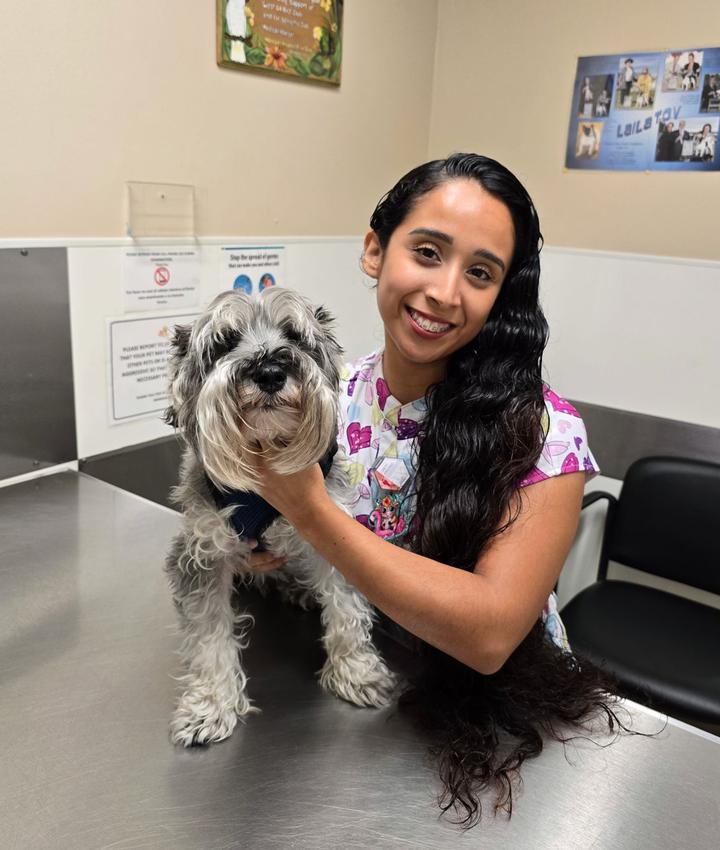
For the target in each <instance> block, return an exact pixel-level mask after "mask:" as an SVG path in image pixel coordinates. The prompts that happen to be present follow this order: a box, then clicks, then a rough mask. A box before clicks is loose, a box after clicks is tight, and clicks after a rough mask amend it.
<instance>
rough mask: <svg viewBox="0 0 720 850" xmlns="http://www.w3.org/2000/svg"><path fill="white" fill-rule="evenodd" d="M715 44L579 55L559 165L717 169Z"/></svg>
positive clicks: (719, 66)
mask: <svg viewBox="0 0 720 850" xmlns="http://www.w3.org/2000/svg"><path fill="white" fill-rule="evenodd" d="M719 123H720V48H719V47H712V48H707V47H706V48H691V49H687V50H673V51H670V52H663V53H623V54H615V55H612V56H584V57H581V58H580V59H578V65H577V74H576V76H575V86H574V88H573V103H572V110H571V113H570V126H569V129H568V138H567V148H566V154H565V165H566V166H567V167H568V168H583V169H598V170H605V171H608V170H609V171H650V170H652V171H717V170H720V158H719V155H718V153H719V152H718V124H719Z"/></svg>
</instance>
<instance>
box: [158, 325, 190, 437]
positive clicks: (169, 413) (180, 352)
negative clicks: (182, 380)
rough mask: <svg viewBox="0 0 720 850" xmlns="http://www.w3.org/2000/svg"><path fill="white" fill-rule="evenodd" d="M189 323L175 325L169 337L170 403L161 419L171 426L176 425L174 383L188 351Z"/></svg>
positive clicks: (174, 426) (175, 426)
mask: <svg viewBox="0 0 720 850" xmlns="http://www.w3.org/2000/svg"><path fill="white" fill-rule="evenodd" d="M190 332H191V327H190V325H175V327H174V328H173V333H172V337H171V338H170V352H171V354H170V362H169V364H168V378H169V381H170V398H171V400H172V403H171V404H170V406H169V407H168V408H167V410H166V411H165V413H164V414H163V421H164V422H167V424H168V425H172V427H173V428H177V426H178V412H177V404H178V401H177V391H176V386H175V385H176V383H177V377H178V372H179V371H180V364H181V363H182V361H183V360H184V358H185V355H186V354H187V353H188V349H189V347H190Z"/></svg>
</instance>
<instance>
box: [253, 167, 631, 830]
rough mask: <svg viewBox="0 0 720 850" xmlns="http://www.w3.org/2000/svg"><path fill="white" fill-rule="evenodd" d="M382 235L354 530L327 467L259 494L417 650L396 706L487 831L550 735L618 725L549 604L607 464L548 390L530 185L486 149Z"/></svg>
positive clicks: (380, 228) (359, 403)
mask: <svg viewBox="0 0 720 850" xmlns="http://www.w3.org/2000/svg"><path fill="white" fill-rule="evenodd" d="M370 227H371V229H370V231H369V232H368V234H367V236H366V237H365V252H364V255H363V267H364V270H365V271H366V272H367V274H368V275H370V276H371V277H372V278H374V279H375V280H376V281H377V287H376V292H377V301H378V308H379V311H380V315H381V317H382V320H383V323H384V326H385V345H384V349H383V350H380V351H376V352H373V353H371V354H370V355H368V356H366V357H364V358H361V359H360V360H358V361H356V362H354V363H351V364H348V365H347V366H346V368H345V371H344V373H343V375H342V376H341V378H342V380H341V387H340V423H339V429H338V430H339V435H338V442H339V443H340V445H341V447H342V448H343V449H344V450H345V452H346V453H347V455H348V458H349V475H350V479H351V481H352V484H353V486H354V488H355V492H354V500H353V501H354V504H353V507H352V515H353V518H350V517H348V516H347V515H346V514H345V513H344V512H343V511H342V510H341V509H339V508H338V507H337V506H336V505H334V504H332V502H331V501H330V500H329V498H328V496H327V493H326V492H325V488H324V484H323V478H322V475H321V473H320V471H319V469H317V468H313V469H311V470H309V471H304V472H301V473H298V474H297V475H293V476H280V475H276V474H274V473H273V472H272V471H271V470H269V469H266V470H264V471H263V475H262V480H263V490H262V495H263V496H264V498H266V499H267V501H269V502H270V503H272V504H273V505H274V506H275V507H276V508H277V509H278V510H279V511H280V513H281V514H283V515H284V516H285V517H286V518H287V519H289V520H290V522H291V523H292V524H293V525H294V526H295V528H296V529H297V530H298V531H299V532H300V534H301V535H303V536H304V537H305V538H306V539H307V540H308V541H309V542H310V543H311V544H312V545H313V546H314V547H315V549H317V550H318V551H319V552H320V553H321V554H322V555H323V557H325V558H326V559H327V560H328V561H329V562H330V563H332V564H334V566H335V567H336V568H337V569H338V570H339V571H340V572H341V573H343V575H344V576H345V577H346V578H347V579H348V580H349V581H350V582H351V583H352V584H353V585H354V586H356V587H357V588H358V590H360V591H361V592H362V593H363V594H364V595H365V596H366V597H367V598H368V599H369V600H370V601H371V602H372V603H373V604H374V605H375V606H376V607H377V608H378V609H379V610H380V612H382V613H383V614H384V615H385V616H386V617H387V618H388V619H389V620H391V621H393V622H394V624H396V625H397V626H399V627H400V628H401V630H404V633H405V634H406V635H407V633H408V632H409V633H410V640H409V642H410V643H411V644H412V643H415V644H416V645H418V646H419V648H420V665H419V667H420V673H419V675H418V677H417V678H416V680H415V681H414V682H413V683H412V686H411V687H410V689H409V690H407V691H406V692H405V694H404V695H403V696H402V697H401V702H400V704H401V706H402V707H403V708H404V709H406V710H407V711H409V712H411V713H412V714H413V715H414V716H415V718H416V719H417V720H418V721H419V722H421V723H422V724H423V726H424V727H425V728H426V729H427V730H429V732H430V735H431V738H432V742H433V751H434V752H435V753H436V755H437V757H438V764H439V767H440V775H441V779H442V782H443V791H442V793H441V805H442V808H443V810H448V809H452V808H454V809H455V810H456V811H457V812H458V814H459V816H460V821H461V822H463V823H465V824H466V825H472V824H473V823H475V822H476V821H477V819H478V818H479V815H480V793H481V792H482V790H483V789H485V788H486V787H488V786H495V787H496V789H497V790H498V798H497V801H496V808H498V807H500V808H504V809H506V810H507V811H508V812H509V811H511V808H512V779H513V777H514V776H516V775H517V771H518V769H519V767H520V765H521V764H522V762H523V761H524V759H525V758H527V757H530V756H534V755H538V754H539V753H540V751H541V750H542V745H543V744H542V733H543V732H544V733H547V734H550V735H554V736H557V735H559V734H561V733H560V732H558V731H557V730H558V729H559V728H561V724H563V723H570V724H574V725H581V724H582V723H583V721H585V720H586V719H588V718H590V717H592V716H593V715H595V714H597V713H600V714H602V715H603V716H605V717H606V718H607V719H608V721H609V725H610V726H611V728H612V727H613V725H614V724H616V723H617V718H616V717H615V715H614V713H613V710H612V707H611V705H612V701H613V697H611V696H608V689H609V687H610V686H609V683H608V682H607V681H606V680H605V679H604V677H603V676H602V675H601V674H600V672H599V671H598V670H596V669H595V668H593V667H592V666H591V665H589V664H587V663H586V662H585V661H583V662H582V663H579V662H578V660H577V659H576V658H575V657H574V656H573V654H572V653H571V652H570V651H569V647H568V644H567V639H566V636H565V631H564V628H563V625H562V622H561V621H560V618H559V617H558V614H557V605H556V600H555V596H554V594H553V592H552V589H553V586H554V584H555V582H556V581H557V578H558V575H559V573H560V569H561V567H562V565H563V563H564V561H565V558H566V556H567V553H568V550H569V548H570V545H571V543H572V540H573V537H574V534H575V530H576V526H577V521H578V517H579V513H580V503H581V499H582V492H583V485H584V482H585V477H586V476H587V475H588V474H594V473H595V472H597V465H596V464H595V461H594V458H593V456H592V454H591V453H590V451H589V449H588V447H587V435H586V433H585V430H584V427H583V424H582V421H581V419H580V417H579V415H578V413H577V411H576V410H575V409H574V408H573V407H572V405H570V404H568V402H566V401H564V400H563V399H561V398H560V397H559V396H558V395H557V394H556V393H554V392H553V391H552V390H551V389H550V388H549V387H547V386H545V385H544V384H543V381H542V371H541V369H542V354H543V350H544V347H545V343H546V340H547V325H546V322H545V318H544V316H543V313H542V310H541V308H540V304H539V301H538V286H539V277H540V261H539V253H540V247H541V244H542V238H541V235H540V229H539V222H538V218H537V214H536V212H535V208H534V206H533V204H532V201H531V200H530V197H529V196H528V194H527V192H526V191H525V189H524V188H523V186H522V185H521V184H520V183H519V182H518V180H517V179H516V178H515V177H514V176H513V175H512V174H511V173H510V172H509V171H508V170H507V169H506V168H504V167H503V166H502V165H500V164H499V163H498V162H495V161H494V160H491V159H488V158H486V157H482V156H477V155H474V154H456V155H454V156H452V157H449V158H448V159H446V160H437V161H434V162H429V163H426V164H425V165H422V166H419V167H418V168H416V169H414V170H413V171H411V172H410V173H409V174H407V175H405V177H403V178H402V179H401V180H400V181H399V182H398V183H397V184H396V186H394V187H393V188H392V189H391V190H390V192H388V194H387V195H386V196H385V197H384V198H383V199H382V200H381V201H380V203H379V204H378V206H377V208H376V209H375V212H374V213H373V216H372V218H371V222H370ZM502 736H507V737H509V742H508V741H506V740H503V743H502V747H501V737H502ZM501 750H502V754H501Z"/></svg>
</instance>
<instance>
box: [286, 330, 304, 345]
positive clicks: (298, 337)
mask: <svg viewBox="0 0 720 850" xmlns="http://www.w3.org/2000/svg"><path fill="white" fill-rule="evenodd" d="M283 333H284V334H285V337H286V339H289V340H290V342H294V343H295V344H296V345H300V344H301V343H303V342H305V338H304V337H303V335H302V334H301V333H300V332H299V331H298V330H297V329H296V328H293V327H291V326H286V327H284V328H283Z"/></svg>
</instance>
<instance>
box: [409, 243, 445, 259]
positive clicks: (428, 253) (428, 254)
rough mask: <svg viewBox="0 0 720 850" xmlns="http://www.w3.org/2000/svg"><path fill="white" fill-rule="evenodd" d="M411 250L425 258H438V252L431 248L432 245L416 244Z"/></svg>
mask: <svg viewBox="0 0 720 850" xmlns="http://www.w3.org/2000/svg"><path fill="white" fill-rule="evenodd" d="M413 251H414V252H415V253H416V254H419V255H420V256H421V257H422V258H423V259H425V260H437V259H439V256H438V252H437V251H436V250H435V248H433V246H432V245H417V246H416V247H415V248H413Z"/></svg>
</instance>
